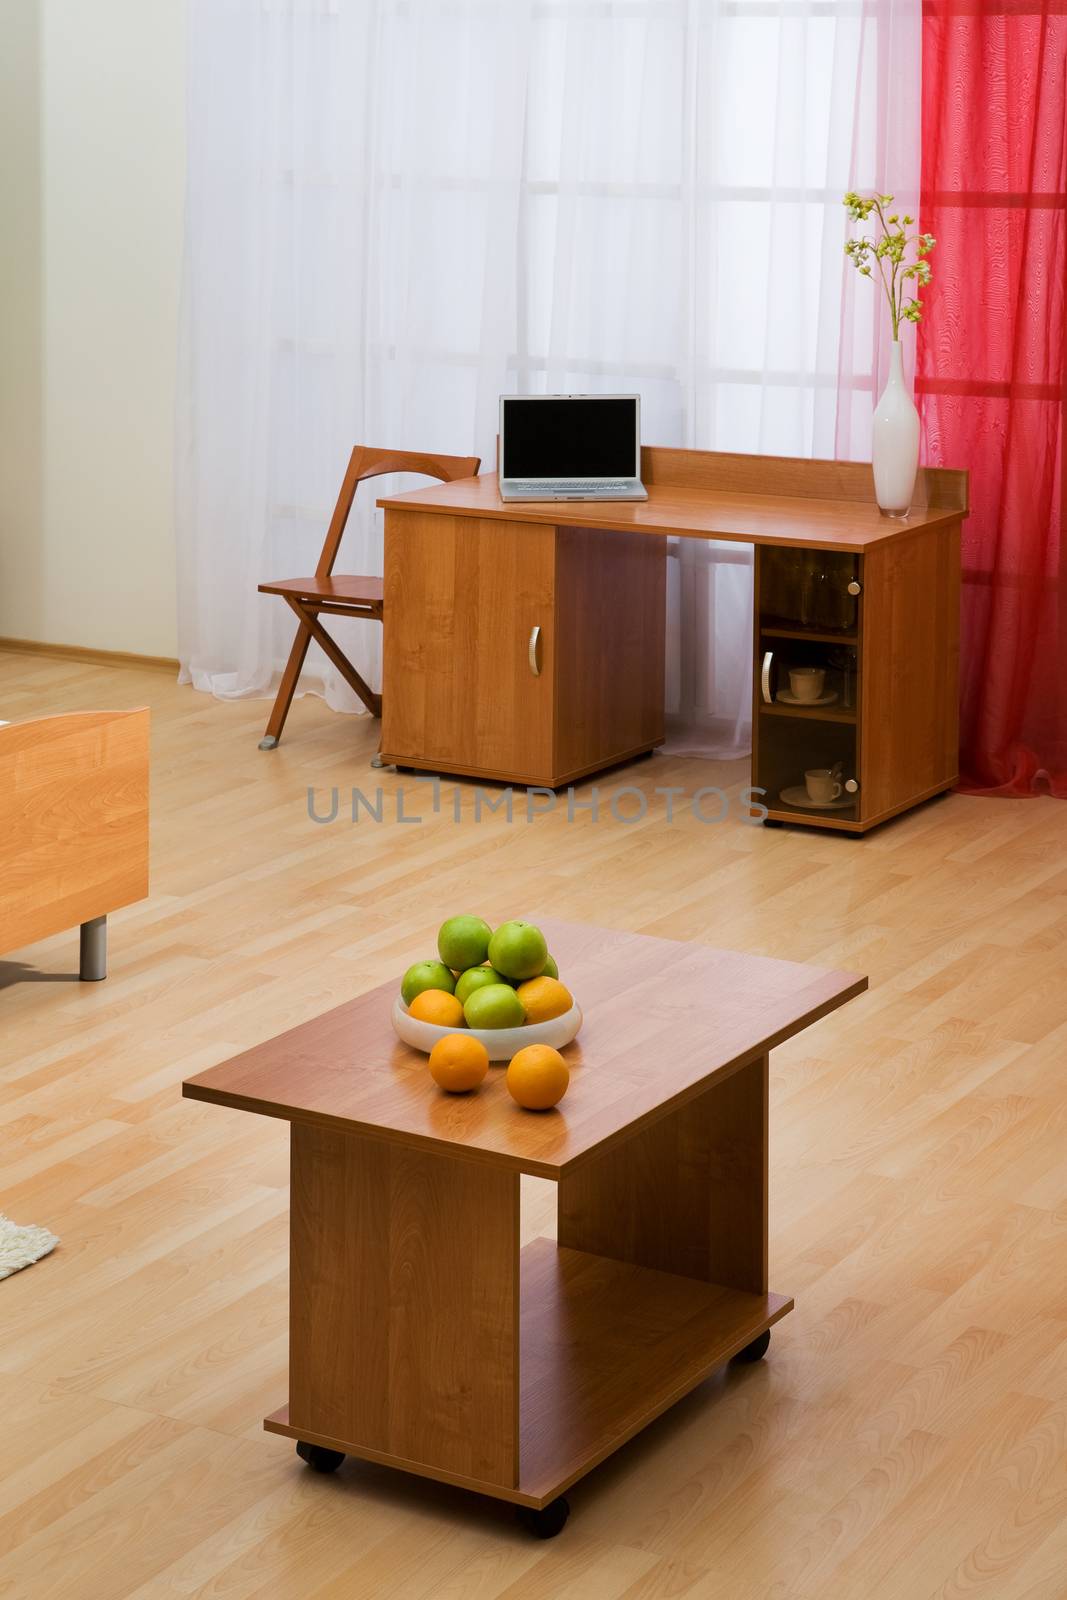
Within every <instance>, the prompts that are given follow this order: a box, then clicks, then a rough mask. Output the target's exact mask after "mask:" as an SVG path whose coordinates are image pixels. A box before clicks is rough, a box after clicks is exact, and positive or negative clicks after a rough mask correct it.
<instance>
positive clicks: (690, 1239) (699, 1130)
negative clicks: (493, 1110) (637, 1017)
mask: <svg viewBox="0 0 1067 1600" xmlns="http://www.w3.org/2000/svg"><path fill="white" fill-rule="evenodd" d="M767 1081H768V1070H767V1057H766V1056H759V1057H757V1059H756V1060H755V1061H750V1062H749V1063H748V1064H747V1065H746V1066H744V1067H741V1068H739V1069H738V1071H737V1072H735V1073H733V1074H732V1075H731V1076H730V1077H728V1078H724V1079H722V1080H721V1081H720V1082H718V1083H715V1084H713V1085H712V1086H711V1088H710V1089H707V1090H706V1091H705V1092H704V1093H703V1094H702V1095H701V1096H700V1097H699V1098H698V1099H694V1100H691V1101H689V1103H688V1104H687V1105H685V1106H683V1107H681V1109H680V1110H678V1111H674V1112H671V1113H670V1114H669V1115H668V1116H665V1117H661V1118H660V1120H659V1121H658V1122H655V1123H653V1124H652V1125H651V1126H650V1127H645V1128H641V1129H640V1130H638V1132H636V1133H635V1134H634V1135H633V1137H632V1138H630V1139H627V1140H625V1141H624V1142H622V1143H620V1144H617V1145H614V1146H613V1147H612V1148H611V1149H610V1150H608V1151H606V1152H605V1153H603V1154H599V1155H598V1154H594V1155H593V1157H592V1159H591V1160H589V1161H586V1162H584V1163H583V1164H582V1165H581V1166H580V1167H579V1168H578V1170H577V1171H576V1172H574V1173H564V1174H563V1175H562V1176H561V1178H560V1181H559V1200H558V1205H559V1242H560V1244H561V1245H566V1246H568V1247H570V1248H572V1249H575V1250H585V1251H588V1252H590V1253H591V1254H593V1255H599V1256H610V1257H612V1258H613V1259H614V1260H616V1261H628V1262H632V1263H633V1264H634V1265H636V1266H642V1267H651V1268H655V1269H656V1270H658V1271H660V1272H671V1273H676V1274H679V1275H681V1276H683V1277H689V1278H700V1279H702V1280H704V1281H705V1282H707V1283H718V1284H722V1285H725V1286H726V1287H728V1288H732V1289H741V1290H745V1291H747V1292H748V1293H750V1294H765V1293H766V1292H767V1099H768V1096H767Z"/></svg>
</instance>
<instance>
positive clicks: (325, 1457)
mask: <svg viewBox="0 0 1067 1600" xmlns="http://www.w3.org/2000/svg"><path fill="white" fill-rule="evenodd" d="M296 1453H297V1455H298V1456H299V1457H300V1459H301V1461H306V1462H307V1464H308V1466H309V1467H310V1468H311V1470H312V1472H336V1471H337V1469H338V1467H339V1466H340V1465H341V1462H342V1461H343V1460H344V1454H343V1452H342V1451H340V1450H327V1448H326V1446H325V1445H322V1444H305V1443H304V1441H303V1439H300V1440H299V1441H298V1442H297V1446H296Z"/></svg>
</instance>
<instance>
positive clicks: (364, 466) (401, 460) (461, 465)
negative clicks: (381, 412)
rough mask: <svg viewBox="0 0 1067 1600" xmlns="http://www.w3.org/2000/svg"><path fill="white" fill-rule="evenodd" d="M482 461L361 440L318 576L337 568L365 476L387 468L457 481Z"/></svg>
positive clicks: (377, 475)
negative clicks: (383, 447)
mask: <svg viewBox="0 0 1067 1600" xmlns="http://www.w3.org/2000/svg"><path fill="white" fill-rule="evenodd" d="M481 464H482V463H481V457H480V456H430V455H423V454H421V453H420V452H419V451H416V450H376V449H374V448H373V446H371V445H366V444H357V445H356V447H355V449H354V450H353V451H352V454H351V455H350V456H349V458H348V468H347V470H346V472H345V476H344V482H343V483H342V484H341V492H340V494H339V495H338V496H337V504H336V505H335V506H334V508H333V516H332V517H331V518H330V526H329V528H328V529H327V530H326V539H325V542H324V543H323V546H322V554H321V555H320V556H319V564H318V566H317V567H316V568H315V576H316V578H328V577H329V576H330V573H331V572H332V571H333V564H334V562H335V561H336V560H337V552H338V550H339V549H340V548H341V537H342V535H343V534H344V531H345V526H346V524H347V522H348V515H349V512H350V511H351V510H352V502H353V500H354V499H355V498H356V489H357V488H358V486H359V485H360V484H361V483H362V482H363V480H364V479H365V478H380V477H381V476H382V475H383V473H386V472H419V473H421V474H422V475H423V477H426V478H436V479H437V480H438V482H439V483H453V482H454V481H455V480H456V479H457V478H473V477H475V476H476V474H477V472H478V468H479V467H480V466H481Z"/></svg>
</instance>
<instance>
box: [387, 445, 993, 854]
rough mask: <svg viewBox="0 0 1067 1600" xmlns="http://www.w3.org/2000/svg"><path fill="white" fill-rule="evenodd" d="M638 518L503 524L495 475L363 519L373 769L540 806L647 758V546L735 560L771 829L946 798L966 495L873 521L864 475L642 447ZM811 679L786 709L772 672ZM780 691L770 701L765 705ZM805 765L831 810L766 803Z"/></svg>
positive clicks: (586, 506)
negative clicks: (378, 686)
mask: <svg viewBox="0 0 1067 1600" xmlns="http://www.w3.org/2000/svg"><path fill="white" fill-rule="evenodd" d="M642 474H643V477H644V481H645V484H646V485H647V487H648V491H649V494H648V500H647V501H643V502H625V503H624V502H607V503H605V502H591V501H585V502H573V503H567V504H566V505H563V504H560V503H558V502H544V503H530V502H523V503H518V504H513V503H505V502H504V501H502V500H501V499H500V496H499V493H498V492H497V482H496V477H495V475H494V474H485V475H483V476H481V477H478V478H467V479H461V480H459V481H457V482H454V483H450V484H439V485H438V484H435V485H434V486H433V487H432V488H428V489H420V490H417V491H415V492H414V493H412V494H406V495H398V496H395V497H393V498H385V499H382V500H380V501H379V504H380V505H381V506H383V507H384V508H385V582H384V587H385V613H386V617H387V623H386V628H385V651H384V663H383V710H382V758H383V760H385V761H387V762H390V763H394V764H396V765H398V766H402V767H411V768H414V769H416V770H422V771H433V772H441V773H449V774H457V775H461V776H470V777H481V778H486V779H491V780H494V781H502V782H509V783H521V784H529V785H538V786H543V787H545V788H559V787H560V786H562V785H564V784H568V783H571V782H573V781H575V780H577V779H578V778H581V777H584V776H587V775H588V774H590V773H593V772H596V771H598V770H601V769H602V768H605V767H608V766H611V765H614V764H616V763H618V762H620V761H624V760H627V759H630V758H632V757H634V756H637V755H640V754H643V753H645V752H647V751H649V750H652V749H653V748H654V747H655V746H656V745H657V744H660V743H662V741H663V737H664V731H663V682H664V613H665V575H666V540H667V538H668V537H676V538H687V539H723V540H727V541H734V542H741V543H749V544H754V545H755V546H756V566H755V606H754V619H755V620H754V630H753V668H754V670H753V683H754V706H753V757H752V783H753V786H754V787H756V788H760V789H762V790H764V791H765V794H764V797H763V803H764V804H765V805H766V806H767V808H768V820H769V821H771V822H777V821H788V822H797V823H804V824H807V825H809V826H815V827H824V828H834V829H838V830H844V831H851V832H864V831H866V830H867V829H868V828H871V827H874V826H875V825H876V824H877V823H879V822H883V821H885V820H886V818H888V817H891V816H893V815H895V814H896V813H897V812H899V811H902V810H905V809H906V808H907V807H909V806H912V805H916V804H918V803H919V802H920V801H922V800H924V799H927V798H929V797H930V796H931V795H934V794H937V793H938V792H940V791H941V790H944V789H947V788H950V787H951V786H952V784H953V783H955V781H956V778H957V677H958V654H959V568H960V548H959V542H960V527H961V524H962V521H963V519H964V517H965V516H966V515H967V474H966V473H965V472H956V471H949V470H946V469H933V468H925V469H922V470H921V471H920V474H919V481H918V483H917V485H916V496H915V502H914V505H913V508H912V512H911V514H910V515H909V516H908V517H907V518H905V519H901V520H897V519H892V518H888V517H884V516H882V515H881V513H880V512H879V510H878V507H877V505H876V504H875V503H874V500H873V489H872V482H871V471H870V468H869V467H868V466H867V465H865V464H863V463H858V462H828V461H804V460H793V459H790V458H779V457H766V456H737V455H725V454H719V453H716V452H709V451H690V450H666V449H652V448H649V449H645V450H643V451H642ZM799 666H816V667H819V668H821V669H822V670H823V671H824V672H825V674H826V678H825V685H824V694H823V696H822V697H821V699H822V703H821V704H818V705H814V704H808V705H799V706H798V705H791V704H789V703H788V696H789V677H788V673H789V669H790V668H791V667H793V668H795V667H799ZM783 694H784V698H783ZM813 767H830V768H836V769H837V771H838V772H839V774H840V779H841V781H842V783H843V784H845V785H846V788H845V791H844V793H843V794H842V795H841V797H840V798H839V800H838V801H837V803H836V804H835V806H834V807H832V808H830V807H827V808H822V809H815V808H810V807H808V806H807V805H806V804H803V803H801V802H800V801H799V800H797V801H792V800H789V799H783V798H782V794H783V791H791V792H792V793H793V794H796V792H797V790H798V789H799V790H802V789H803V784H804V773H805V771H806V770H807V769H809V768H813Z"/></svg>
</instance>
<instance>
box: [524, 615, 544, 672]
mask: <svg viewBox="0 0 1067 1600" xmlns="http://www.w3.org/2000/svg"><path fill="white" fill-rule="evenodd" d="M527 660H528V661H529V663H530V671H531V672H532V673H533V675H534V677H535V678H539V677H540V676H541V629H540V628H539V627H537V626H536V625H535V626H534V627H532V628H531V629H530V644H529V648H528V650H527Z"/></svg>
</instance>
